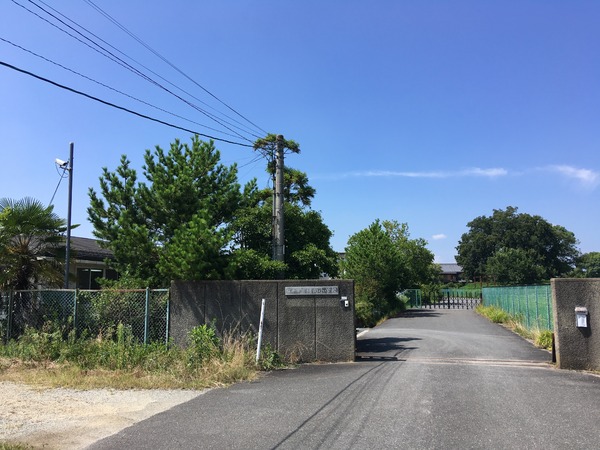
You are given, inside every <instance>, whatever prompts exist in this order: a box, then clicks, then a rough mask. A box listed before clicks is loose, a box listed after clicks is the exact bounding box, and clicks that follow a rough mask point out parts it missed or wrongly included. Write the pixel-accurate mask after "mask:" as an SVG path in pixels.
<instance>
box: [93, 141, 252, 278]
mask: <svg viewBox="0 0 600 450" xmlns="http://www.w3.org/2000/svg"><path fill="white" fill-rule="evenodd" d="M144 162H145V164H144V166H143V175H144V177H145V180H146V181H138V178H137V172H136V171H135V170H134V169H132V168H131V167H130V165H131V163H130V161H129V160H128V159H127V157H126V156H125V155H123V156H122V157H121V164H120V166H119V167H118V168H117V170H116V171H115V172H110V171H109V170H108V169H107V168H104V169H103V172H102V176H101V177H100V194H98V193H96V192H95V191H94V189H91V188H90V190H89V195H90V207H89V208H88V215H89V218H90V221H91V222H92V224H93V225H94V234H95V236H96V237H98V238H99V239H100V240H101V241H102V242H104V243H105V245H106V246H107V247H108V248H110V249H111V250H112V252H113V253H114V255H115V258H114V261H113V262H112V265H113V266H114V268H115V269H116V270H117V271H118V272H119V273H120V274H121V275H123V276H125V277H128V278H133V279H137V280H140V282H142V283H144V284H150V285H154V286H156V285H158V286H162V285H165V284H167V283H168V282H169V281H170V280H172V279H189V280H194V279H219V278H226V277H227V276H228V274H229V270H230V264H229V263H230V254H229V252H228V250H227V245H228V243H229V241H230V237H231V234H230V231H229V229H228V224H229V223H230V222H231V220H232V219H233V217H234V215H235V212H236V211H237V209H238V208H239V206H240V204H241V201H242V196H241V192H240V185H239V184H238V181H237V167H236V166H235V164H234V165H232V166H230V167H226V166H224V165H223V164H221V163H220V154H219V152H218V150H216V149H215V147H214V143H213V142H212V141H211V142H203V141H201V140H200V139H199V138H198V136H195V137H193V138H192V142H191V145H188V144H182V143H181V142H180V141H179V140H175V142H173V143H172V144H171V146H170V148H169V151H168V152H165V151H164V150H163V149H162V148H160V147H159V146H156V147H155V150H154V152H151V151H150V150H146V152H145V155H144Z"/></svg>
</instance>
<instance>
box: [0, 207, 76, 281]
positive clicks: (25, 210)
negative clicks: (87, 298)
mask: <svg viewBox="0 0 600 450" xmlns="http://www.w3.org/2000/svg"><path fill="white" fill-rule="evenodd" d="M53 209H54V208H53V206H43V205H42V204H41V203H40V202H39V201H38V200H35V199H32V198H29V197H26V198H23V199H21V200H12V199H7V198H3V199H0V269H1V270H0V288H1V289H15V290H24V289H31V288H32V287H34V286H37V285H38V284H40V283H43V284H45V285H47V286H50V287H60V286H61V285H62V283H63V280H64V269H63V263H62V257H63V256H64V237H63V233H64V232H65V231H66V226H65V225H66V222H65V220H64V219H61V218H59V217H58V216H57V215H56V214H55V213H54V212H53Z"/></svg>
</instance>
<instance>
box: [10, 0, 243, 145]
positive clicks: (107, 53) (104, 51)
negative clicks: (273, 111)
mask: <svg viewBox="0 0 600 450" xmlns="http://www.w3.org/2000/svg"><path fill="white" fill-rule="evenodd" d="M28 1H29V3H32V4H33V5H34V6H36V7H37V8H39V9H41V10H42V11H44V12H45V13H46V14H47V15H49V16H50V17H52V18H54V19H55V20H57V21H58V22H60V23H62V24H63V25H64V26H66V27H68V28H70V29H71V30H73V31H74V32H75V33H77V34H78V35H80V36H81V37H83V38H84V39H86V40H88V41H89V42H91V43H92V44H93V45H95V46H96V47H98V48H94V47H92V46H91V45H89V44H88V43H86V42H84V41H82V40H81V39H80V38H78V37H77V36H74V35H73V34H71V33H69V32H68V31H66V30H65V29H63V28H61V27H59V26H58V25H56V24H54V23H52V22H50V21H49V20H48V19H46V18H44V17H42V16H40V15H39V14H37V13H35V12H34V11H32V10H30V9H29V8H27V7H26V6H24V5H21V4H20V3H18V2H17V1H16V0H12V2H13V3H15V4H16V5H18V6H20V7H21V8H23V9H25V10H26V11H28V12H30V13H31V14H33V15H35V16H37V17H38V18H40V19H42V20H43V21H45V22H47V23H48V24H50V25H52V26H53V27H55V28H57V29H58V30H60V31H62V32H63V33H65V34H67V35H68V36H70V37H72V38H73V39H75V40H77V41H79V42H80V43H82V44H84V45H86V46H87V47H89V48H91V49H92V50H94V51H96V52H98V53H100V54H101V55H102V56H104V57H106V58H108V59H110V60H111V61H113V62H115V63H117V64H119V65H120V66H122V67H124V68H126V69H128V70H129V71H131V72H133V73H134V74H136V75H138V76H140V77H141V78H143V79H145V80H146V81H148V82H149V83H151V84H154V85H155V86H156V87H159V88H160V89H163V90H164V91H165V92H168V93H169V94H171V95H173V96H174V97H176V98H178V99H179V100H181V101H183V102H184V103H186V104H187V105H189V106H191V107H192V108H194V109H196V110H197V111H198V112H200V113H202V114H204V115H205V116H207V117H208V118H210V119H212V120H214V121H215V122H217V123H218V124H219V125H221V126H222V127H224V128H226V129H228V130H229V131H231V132H232V133H234V134H235V135H236V136H237V137H239V138H240V139H244V140H245V141H248V142H252V140H250V139H248V138H246V137H244V136H242V135H241V134H239V133H238V132H236V131H235V130H232V129H231V128H230V127H228V126H227V125H225V124H223V123H222V122H221V121H220V120H217V119H216V118H215V116H214V115H213V114H210V113H208V112H206V111H204V110H203V109H202V108H200V107H198V106H197V105H194V104H193V103H191V102H189V101H188V100H186V99H184V98H183V97H181V96H179V95H177V94H175V93H174V92H172V91H170V90H169V89H167V88H166V87H164V86H163V85H161V84H160V83H158V82H157V81H155V80H153V79H152V78H150V77H149V76H147V75H146V74H144V73H143V72H141V71H140V70H138V69H136V68H135V67H133V66H132V65H131V64H129V63H127V62H126V61H123V59H121V58H119V57H118V56H116V55H115V54H114V53H112V52H111V51H109V50H107V49H106V48H104V47H102V46H101V45H100V44H98V43H97V42H94V41H93V40H92V39H90V38H89V37H88V36H86V35H84V34H83V33H81V32H80V31H78V30H76V29H75V28H73V27H72V26H71V25H69V24H67V23H65V22H64V21H63V20H61V19H60V18H58V17H56V16H55V15H54V14H52V13H51V12H49V11H47V10H45V9H44V8H42V7H41V6H40V5H38V4H36V3H35V2H34V1H33V0H28ZM69 20H70V19H69ZM81 28H83V27H81ZM98 49H100V50H102V51H100V50H98Z"/></svg>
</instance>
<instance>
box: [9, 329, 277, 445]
mask: <svg viewBox="0 0 600 450" xmlns="http://www.w3.org/2000/svg"><path fill="white" fill-rule="evenodd" d="M189 337H190V345H189V346H188V348H185V349H183V348H180V347H178V346H175V345H169V346H167V345H164V344H159V343H155V344H149V345H143V344H138V343H137V342H136V341H135V340H134V339H133V336H132V334H131V332H130V330H128V329H127V328H126V327H123V326H121V325H120V326H119V327H117V330H115V331H114V332H110V331H109V332H107V333H105V335H103V336H97V337H96V338H93V339H91V338H86V337H80V338H76V337H75V336H74V334H73V333H71V334H69V335H68V336H67V337H66V338H64V337H63V333H62V330H59V329H55V328H53V327H52V325H51V324H49V325H47V326H45V327H44V329H43V330H42V331H36V330H33V329H29V330H27V331H26V332H25V334H24V335H23V336H22V337H21V338H20V339H19V340H17V341H11V342H9V343H8V344H7V345H4V346H0V381H14V382H22V383H27V384H32V385H37V386H43V387H69V388H75V389H94V388H113V389H205V388H209V387H217V386H225V385H229V384H231V383H235V382H237V381H247V380H253V379H255V378H256V377H257V376H258V374H259V372H260V371H261V370H272V369H276V368H280V367H283V366H284V363H283V361H282V360H281V358H279V356H278V355H277V354H276V353H275V352H274V351H272V350H271V349H266V350H264V351H263V352H262V358H261V360H260V361H259V363H258V364H257V363H256V361H255V355H256V344H255V339H254V338H253V337H252V336H250V335H247V334H246V335H239V334H234V333H231V334H225V335H223V336H222V337H219V336H217V334H216V332H215V330H214V328H213V327H211V326H202V327H197V328H195V329H194V330H192V332H190V336H189ZM0 450H1V449H0Z"/></svg>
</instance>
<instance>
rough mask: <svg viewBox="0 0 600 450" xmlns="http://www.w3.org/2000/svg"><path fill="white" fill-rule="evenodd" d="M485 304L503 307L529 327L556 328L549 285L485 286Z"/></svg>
mask: <svg viewBox="0 0 600 450" xmlns="http://www.w3.org/2000/svg"><path fill="white" fill-rule="evenodd" d="M483 304H484V305H485V306H496V307H498V308H500V309H503V310H504V311H506V312H507V313H509V314H511V315H512V316H514V317H515V318H516V319H517V320H518V321H519V322H521V324H522V325H523V326H525V327H527V328H528V329H533V328H538V329H540V330H550V331H552V330H553V329H554V320H553V313H552V290H551V287H550V286H548V285H542V286H513V287H489V288H483Z"/></svg>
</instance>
